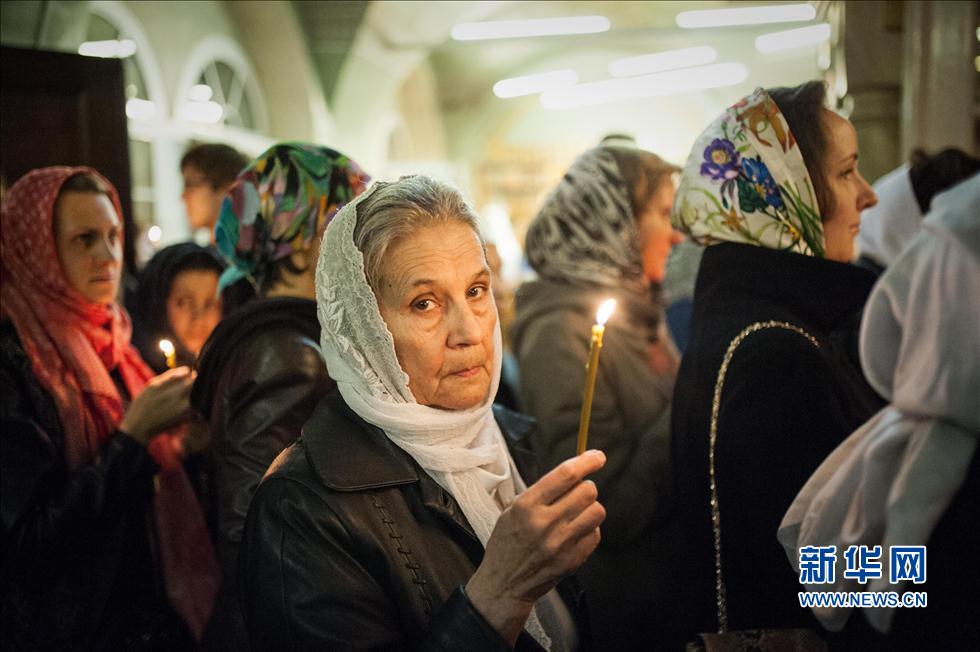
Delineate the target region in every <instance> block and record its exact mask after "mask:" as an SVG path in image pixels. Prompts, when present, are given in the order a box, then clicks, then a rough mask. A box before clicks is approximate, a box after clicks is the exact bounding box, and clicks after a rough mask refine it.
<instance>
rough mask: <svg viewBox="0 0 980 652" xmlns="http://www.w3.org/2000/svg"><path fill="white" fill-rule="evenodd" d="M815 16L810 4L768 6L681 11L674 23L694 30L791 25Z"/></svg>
mask: <svg viewBox="0 0 980 652" xmlns="http://www.w3.org/2000/svg"><path fill="white" fill-rule="evenodd" d="M816 16H817V10H816V9H814V8H813V5H810V4H799V5H769V6H767V7H735V8H732V9H703V10H699V11H682V12H681V13H679V14H677V18H676V21H677V26H678V27H683V28H685V29H696V28H698V27H730V26H732V25H763V24H765V23H792V22H796V21H801V20H813V19H814V18H816Z"/></svg>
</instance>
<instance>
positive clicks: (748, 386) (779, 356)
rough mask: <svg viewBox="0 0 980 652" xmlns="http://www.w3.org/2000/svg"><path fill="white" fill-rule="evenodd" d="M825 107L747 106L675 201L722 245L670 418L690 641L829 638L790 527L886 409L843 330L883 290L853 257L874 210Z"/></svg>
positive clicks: (793, 93)
mask: <svg viewBox="0 0 980 652" xmlns="http://www.w3.org/2000/svg"><path fill="white" fill-rule="evenodd" d="M825 95H826V89H825V86H824V84H823V83H820V82H810V83H807V84H803V85H802V86H798V87H795V88H775V89H770V90H768V91H767V90H763V89H758V90H756V91H755V92H754V93H752V94H751V95H749V96H747V97H745V98H743V99H741V100H739V101H738V102H737V103H736V104H734V105H733V106H732V107H730V108H729V109H727V110H725V112H724V113H722V115H721V116H719V117H718V119H716V120H715V121H714V122H713V123H712V124H711V125H710V126H709V127H708V128H707V129H706V130H705V131H704V132H703V133H702V134H701V136H700V137H699V138H698V140H697V141H696V143H695V145H694V147H693V149H692V152H691V156H690V158H689V159H688V162H687V164H686V166H685V168H684V173H683V176H682V179H681V185H680V188H679V189H678V192H677V198H676V200H675V202H674V210H673V219H674V224H675V225H676V226H677V227H678V228H680V229H682V230H684V231H686V232H687V233H689V234H690V235H691V237H692V238H693V239H694V240H696V241H698V242H700V243H702V244H704V245H706V249H705V252H704V256H703V258H702V260H701V266H700V270H699V272H698V279H697V285H696V289H695V295H694V313H693V319H692V323H691V330H690V342H689V345H688V348H687V350H686V351H685V353H684V359H683V361H682V363H681V369H680V374H679V376H678V379H677V385H676V390H675V393H674V404H673V416H672V444H673V451H672V452H673V455H674V462H675V472H676V474H677V477H678V479H679V480H678V482H679V486H680V488H681V496H680V501H679V507H680V513H681V518H682V519H683V522H684V530H685V537H684V539H682V541H681V543H682V547H681V550H683V551H684V554H683V555H682V557H681V558H682V559H683V560H684V562H686V563H683V564H680V565H678V568H677V570H678V571H680V573H681V574H680V576H679V577H680V578H681V579H680V581H679V583H678V589H677V598H678V600H679V604H680V605H681V607H682V610H681V614H682V618H683V619H684V624H685V625H686V626H687V627H688V629H689V632H688V633H689V634H693V633H694V632H696V631H699V632H707V631H725V630H729V629H731V630H740V629H761V628H794V627H809V626H815V625H816V623H815V621H814V620H813V618H812V616H811V615H810V613H809V612H808V611H806V610H804V609H802V608H801V607H800V605H799V602H798V599H797V591H799V590H800V585H799V582H798V581H797V580H798V578H797V576H796V575H795V574H794V573H793V572H792V569H790V568H788V567H787V565H786V562H785V557H784V555H783V552H782V549H781V547H780V545H779V543H778V541H777V540H776V536H775V533H776V529H777V527H778V526H779V523H780V520H781V519H782V516H783V514H784V513H785V511H786V508H787V507H788V506H789V504H790V502H792V500H793V498H794V496H795V495H796V492H797V491H799V489H800V487H802V486H803V483H804V482H805V481H806V479H807V478H808V477H809V476H810V474H811V473H812V472H813V470H814V469H815V468H816V467H817V465H818V464H820V462H822V461H823V459H824V458H825V457H826V456H827V455H828V454H829V453H830V452H831V451H832V450H833V449H834V447H835V446H836V445H837V444H839V443H840V442H841V441H842V440H843V439H844V437H846V436H847V435H848V434H850V433H851V432H852V431H853V430H854V428H856V427H857V426H858V425H860V424H861V423H863V422H864V421H865V420H866V419H867V418H868V417H870V416H871V415H872V414H874V412H875V411H876V410H877V409H879V408H880V407H881V405H882V401H881V399H880V397H878V396H877V394H875V392H874V391H873V390H872V389H871V388H870V386H868V384H867V382H866V381H865V379H864V377H863V376H862V374H861V370H860V367H859V365H858V363H857V361H856V360H853V359H852V358H850V357H849V356H848V355H847V352H846V351H845V350H842V347H841V346H840V345H839V343H838V342H837V340H836V335H835V334H836V333H837V332H838V331H839V330H841V329H848V328H852V327H853V325H854V324H855V317H856V315H858V314H859V313H860V311H861V309H862V307H863V305H864V303H865V301H866V300H867V297H868V293H869V292H870V290H871V287H872V285H873V284H874V276H873V275H872V274H871V273H869V272H867V271H866V270H864V269H861V268H859V267H856V266H854V265H851V264H850V261H851V260H852V257H853V251H854V238H855V236H856V235H857V233H858V226H859V224H860V215H861V211H862V210H864V209H866V208H868V207H870V206H873V205H874V204H875V202H876V197H875V194H874V192H873V191H872V190H871V187H870V186H869V185H868V184H867V182H866V181H865V180H864V178H863V177H861V174H860V173H859V172H858V168H857V160H858V151H857V135H856V133H855V131H854V127H853V126H852V125H851V123H850V122H848V121H847V120H846V119H844V118H842V117H841V116H839V115H837V114H836V113H834V112H832V111H830V110H828V109H826V108H825V106H824V103H825Z"/></svg>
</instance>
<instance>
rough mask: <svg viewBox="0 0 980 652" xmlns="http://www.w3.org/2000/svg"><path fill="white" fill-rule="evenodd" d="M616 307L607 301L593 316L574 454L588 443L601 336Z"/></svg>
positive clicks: (613, 303)
mask: <svg viewBox="0 0 980 652" xmlns="http://www.w3.org/2000/svg"><path fill="white" fill-rule="evenodd" d="M615 307H616V300H615V299H607V300H606V301H603V302H602V305H601V306H599V311H598V312H597V313H596V316H595V322H596V323H595V326H593V327H592V342H591V344H590V345H589V362H588V364H587V365H586V367H585V391H584V392H583V393H582V416H581V417H580V419H579V424H578V445H577V446H576V449H575V451H576V454H577V455H581V454H582V453H584V452H585V448H586V445H587V444H588V441H589V420H590V419H591V418H592V395H593V393H595V379H596V372H597V371H598V369H599V351H600V350H601V349H602V334H603V333H604V332H605V331H606V322H607V321H609V316H610V315H612V311H613V308H615Z"/></svg>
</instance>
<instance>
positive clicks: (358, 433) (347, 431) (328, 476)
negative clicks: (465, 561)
mask: <svg viewBox="0 0 980 652" xmlns="http://www.w3.org/2000/svg"><path fill="white" fill-rule="evenodd" d="M493 415H494V418H495V419H496V420H497V423H498V425H499V426H500V430H501V432H502V433H503V434H504V438H505V439H506V441H507V447H508V449H510V453H511V457H513V459H514V464H515V466H517V470H518V471H519V472H520V474H521V477H523V478H524V480H525V482H527V483H528V484H530V483H532V482H533V481H534V480H535V479H536V478H537V469H536V464H535V459H534V453H532V452H531V451H530V450H529V448H528V447H527V443H526V440H527V438H528V436H529V435H530V434H531V433H532V432H533V431H534V426H535V421H534V419H532V418H531V417H528V416H525V415H523V414H518V413H516V412H512V411H510V410H508V409H506V408H504V407H501V406H498V405H494V406H493ZM303 440H304V441H305V443H306V450H307V456H308V458H309V463H310V465H311V466H312V467H313V469H314V470H315V471H316V473H317V475H318V476H319V478H320V480H321V481H322V482H323V483H324V484H325V485H326V486H327V487H329V488H330V489H333V490H334V491H365V490H370V489H380V488H383V487H392V486H396V485H402V484H411V483H414V482H418V481H419V478H420V477H421V476H424V477H425V478H426V479H427V480H431V478H429V477H428V475H427V474H426V473H425V472H424V471H422V470H421V468H420V467H419V465H418V464H417V463H416V462H415V460H414V459H412V457H411V456H410V455H409V454H408V453H406V452H405V451H403V450H402V449H400V448H399V447H398V446H396V445H395V444H394V443H393V442H392V441H391V440H390V439H388V437H387V435H385V434H384V431H382V430H381V429H380V428H378V427H376V426H372V425H371V424H369V423H367V422H366V421H364V420H363V419H362V418H361V417H359V416H358V415H357V414H355V413H354V411H353V410H351V409H350V408H349V407H348V406H347V404H346V403H345V402H344V399H343V397H342V396H341V395H340V392H336V391H335V392H331V393H330V394H328V395H327V396H326V397H324V399H323V400H322V401H320V404H319V405H318V406H317V408H316V410H314V412H313V415H312V416H311V417H310V418H309V420H308V421H307V422H306V425H304V426H303ZM433 483H434V481H433Z"/></svg>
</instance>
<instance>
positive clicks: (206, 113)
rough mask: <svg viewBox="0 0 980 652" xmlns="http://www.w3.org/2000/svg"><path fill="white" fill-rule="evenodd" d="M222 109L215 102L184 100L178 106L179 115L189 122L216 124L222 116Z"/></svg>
mask: <svg viewBox="0 0 980 652" xmlns="http://www.w3.org/2000/svg"><path fill="white" fill-rule="evenodd" d="M224 113H225V112H224V109H222V108H221V105H220V104H218V103H217V102H210V101H209V102H184V104H183V106H181V107H180V116H181V117H182V118H183V119H184V120H189V121H190V122H203V123H206V124H217V123H219V122H221V118H222V116H224Z"/></svg>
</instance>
